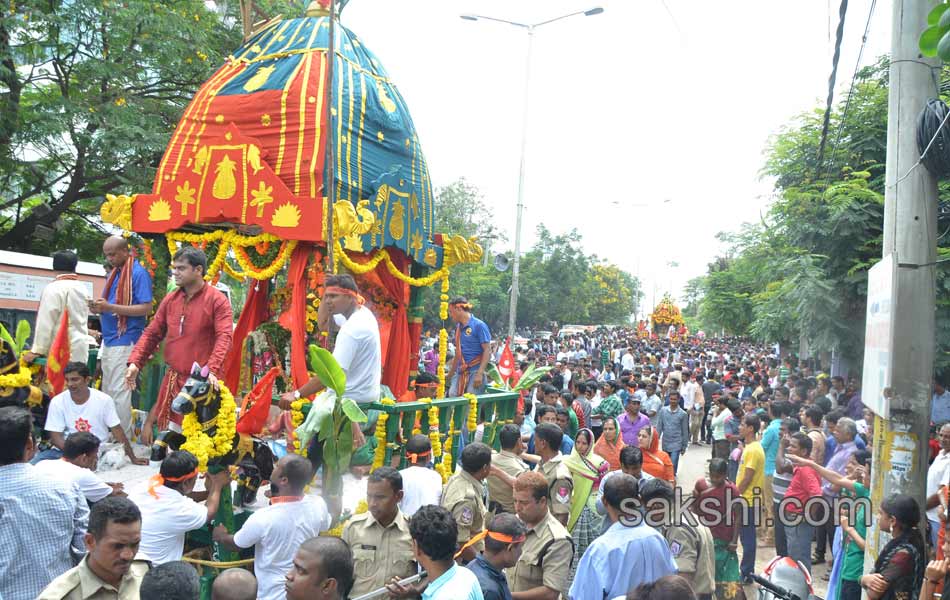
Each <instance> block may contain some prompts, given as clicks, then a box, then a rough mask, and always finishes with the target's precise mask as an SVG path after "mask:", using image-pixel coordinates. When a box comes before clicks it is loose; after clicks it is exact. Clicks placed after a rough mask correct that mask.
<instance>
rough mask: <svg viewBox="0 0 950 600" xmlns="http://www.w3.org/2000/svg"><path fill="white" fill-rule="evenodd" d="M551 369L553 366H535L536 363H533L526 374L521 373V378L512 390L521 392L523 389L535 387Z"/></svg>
mask: <svg viewBox="0 0 950 600" xmlns="http://www.w3.org/2000/svg"><path fill="white" fill-rule="evenodd" d="M550 370H551V367H535V364H534V363H531V364H530V365H529V366H528V368H527V369H526V370H525V372H524V374H522V375H521V379H519V380H518V383H517V384H516V385H515V387H513V388H511V391H513V392H520V391H521V390H527V389H530V388H533V387H534V386H535V384H536V383H538V380H539V379H541V377H543V376H544V374H545V373H547V372H548V371H550Z"/></svg>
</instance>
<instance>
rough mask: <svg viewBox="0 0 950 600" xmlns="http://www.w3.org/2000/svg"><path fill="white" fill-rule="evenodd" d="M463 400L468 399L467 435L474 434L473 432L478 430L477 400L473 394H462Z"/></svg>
mask: <svg viewBox="0 0 950 600" xmlns="http://www.w3.org/2000/svg"><path fill="white" fill-rule="evenodd" d="M462 396H464V397H465V398H468V423H466V425H467V426H468V431H469V433H475V430H476V429H478V398H477V397H476V396H475V394H462Z"/></svg>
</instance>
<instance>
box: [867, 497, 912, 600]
mask: <svg viewBox="0 0 950 600" xmlns="http://www.w3.org/2000/svg"><path fill="white" fill-rule="evenodd" d="M919 522H920V505H919V504H917V501H916V500H914V499H913V498H911V497H910V496H906V495H904V494H898V495H896V496H890V497H888V498H885V499H884V501H883V502H881V509H880V516H879V520H878V523H879V527H880V529H881V531H886V532H888V533H890V534H891V541H889V542H888V543H887V545H886V546H884V549H883V550H881V553H880V554H879V555H878V557H877V560H876V561H875V562H874V570H873V571H872V572H871V573H869V574H867V575H865V576H863V577H861V587H862V588H864V590H865V592H866V593H867V596H868V598H870V599H871V600H878V599H883V600H896V599H904V598H907V599H910V600H912V599H913V598H917V597H918V596H919V595H920V588H921V587H922V585H921V584H922V583H923V580H924V570H925V569H926V565H927V551H926V549H925V547H924V538H923V536H922V535H921V533H920V529H918V528H917V524H918V523H919Z"/></svg>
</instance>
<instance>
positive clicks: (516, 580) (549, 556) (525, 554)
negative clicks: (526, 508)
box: [505, 512, 574, 598]
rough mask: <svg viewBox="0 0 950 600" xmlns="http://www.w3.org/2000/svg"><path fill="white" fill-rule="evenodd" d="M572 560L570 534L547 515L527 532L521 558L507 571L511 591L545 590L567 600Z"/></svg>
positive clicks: (572, 545) (552, 516)
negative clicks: (555, 591)
mask: <svg viewBox="0 0 950 600" xmlns="http://www.w3.org/2000/svg"><path fill="white" fill-rule="evenodd" d="M573 558H574V544H573V542H572V541H571V534H569V533H568V532H567V529H566V528H565V527H564V525H561V522H560V521H558V520H557V519H556V518H555V517H554V515H552V514H551V513H550V512H548V514H547V516H546V517H544V519H542V520H541V522H540V523H538V524H537V525H535V526H534V527H532V528H530V529H528V534H527V538H526V539H525V542H524V545H523V546H522V551H521V558H520V559H519V560H518V562H517V563H516V564H515V566H513V567H511V568H510V569H507V570H506V571H505V574H506V575H507V576H508V584H509V586H510V587H511V591H512V592H524V591H526V590H530V589H532V588H536V587H541V586H545V587H548V588H551V589H552V590H557V591H558V592H561V593H562V594H563V595H564V597H565V598H567V588H568V584H569V583H570V582H569V581H568V580H567V579H568V575H569V574H570V570H571V559H573Z"/></svg>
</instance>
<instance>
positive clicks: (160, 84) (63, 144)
mask: <svg viewBox="0 0 950 600" xmlns="http://www.w3.org/2000/svg"><path fill="white" fill-rule="evenodd" d="M255 4H256V5H257V9H258V12H259V13H261V15H268V14H270V15H273V14H277V12H283V13H284V14H288V15H295V14H299V13H302V11H303V7H302V6H300V5H299V3H296V2H290V1H285V2H273V1H269V2H267V1H262V2H256V3H255ZM217 5H218V6H219V7H221V8H219V9H214V10H212V9H209V6H210V5H208V4H206V3H205V2H203V1H202V0H162V1H161V2H156V1H146V0H125V1H123V2H121V3H120V2H112V1H104V0H70V1H68V2H66V1H64V0H52V1H50V0H44V1H40V0H17V2H15V3H12V4H11V6H12V7H13V8H15V11H12V12H11V11H10V10H7V9H4V10H3V11H2V14H0V248H3V249H8V250H19V251H29V252H33V253H37V254H47V255H48V254H49V253H50V252H52V251H53V250H58V249H61V248H75V249H77V250H78V253H79V256H80V258H81V259H82V260H90V261H99V260H100V259H101V245H102V240H103V237H104V235H105V233H104V232H105V230H104V228H103V226H102V224H101V222H100V221H99V219H98V213H99V205H100V204H101V202H102V200H103V198H104V196H105V194H106V193H138V192H147V191H149V190H150V189H151V188H152V182H153V179H154V176H155V170H156V168H157V166H158V163H159V161H160V159H161V156H162V154H163V153H164V150H165V146H166V144H167V143H168V140H169V138H170V137H171V134H172V132H173V130H174V128H175V126H176V124H177V122H178V120H179V118H180V117H181V114H182V112H183V110H184V108H185V106H186V105H187V103H188V102H189V101H190V100H191V97H192V96H193V95H194V93H195V91H196V90H197V89H198V87H199V86H200V85H201V84H202V83H203V82H204V81H205V80H207V79H208V78H209V77H210V76H211V74H212V73H213V72H214V71H215V70H216V69H217V68H218V67H219V66H220V65H221V64H222V63H223V61H224V59H225V57H226V56H227V55H228V53H229V52H230V51H231V50H233V49H234V48H236V47H237V46H238V45H239V44H240V43H241V39H242V30H241V22H240V19H239V18H235V17H237V16H238V15H237V12H238V6H237V3H226V4H225V3H217ZM259 16H260V15H259Z"/></svg>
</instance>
